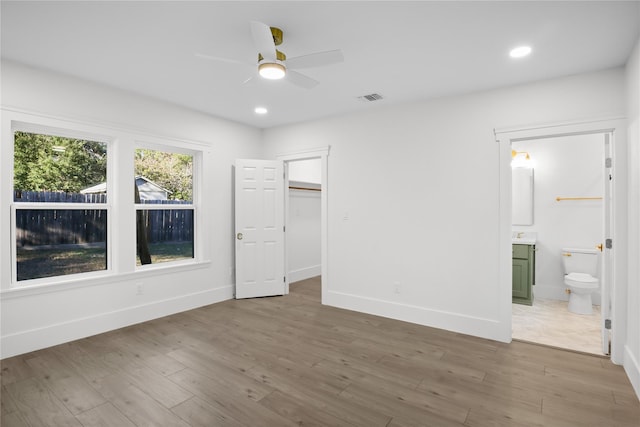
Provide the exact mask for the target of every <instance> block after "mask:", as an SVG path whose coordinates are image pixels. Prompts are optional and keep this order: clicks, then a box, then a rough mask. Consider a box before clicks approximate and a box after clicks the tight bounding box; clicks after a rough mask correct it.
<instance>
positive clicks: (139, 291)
mask: <svg viewBox="0 0 640 427" xmlns="http://www.w3.org/2000/svg"><path fill="white" fill-rule="evenodd" d="M142 294H144V287H143V286H142V283H136V295H142Z"/></svg>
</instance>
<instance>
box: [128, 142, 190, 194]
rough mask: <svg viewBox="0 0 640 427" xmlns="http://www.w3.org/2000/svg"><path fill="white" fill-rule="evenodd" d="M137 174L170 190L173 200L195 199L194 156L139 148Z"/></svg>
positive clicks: (137, 152)
mask: <svg viewBox="0 0 640 427" xmlns="http://www.w3.org/2000/svg"><path fill="white" fill-rule="evenodd" d="M134 163H135V174H136V176H144V177H145V178H148V179H150V180H151V181H153V182H155V183H156V184H158V185H159V186H161V187H163V188H165V189H166V190H169V192H170V194H169V199H171V200H187V201H191V200H193V156H190V155H188V154H178V153H167V152H164V151H158V150H149V149H137V150H136V153H135V161H134Z"/></svg>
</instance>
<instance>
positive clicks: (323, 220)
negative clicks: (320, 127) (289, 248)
mask: <svg viewBox="0 0 640 427" xmlns="http://www.w3.org/2000/svg"><path fill="white" fill-rule="evenodd" d="M330 149H331V146H329V145H327V146H326V147H319V148H312V149H307V150H301V151H297V152H292V153H286V154H278V155H276V159H277V160H281V161H284V162H285V163H286V162H288V161H294V160H307V159H316V158H319V159H320V168H321V172H320V181H321V184H320V186H321V189H322V191H321V192H320V266H321V267H320V269H321V272H320V276H321V279H320V283H321V288H322V296H321V302H322V304H327V302H326V301H327V297H328V292H329V227H328V225H329V222H328V220H329V176H328V174H329V161H328V157H329V151H330ZM285 170H286V169H285ZM287 179H288V177H287ZM286 187H287V188H285V199H287V200H288V191H289V189H288V186H286ZM286 215H287V214H286V213H285V219H286ZM285 225H286V226H287V227H288V226H289V224H288V221H287V224H285ZM285 242H286V239H285ZM286 255H287V253H286V243H285V260H286V259H287V256H286ZM290 281H291V280H290V277H287V279H286V292H287V293H288V292H289V283H290Z"/></svg>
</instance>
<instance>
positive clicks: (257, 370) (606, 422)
mask: <svg viewBox="0 0 640 427" xmlns="http://www.w3.org/2000/svg"><path fill="white" fill-rule="evenodd" d="M319 299H320V289H319V280H318V279H310V280H307V281H303V282H298V283H297V284H293V285H292V286H291V294H290V295H288V296H285V297H274V298H259V299H253V300H242V301H235V300H232V301H225V302H222V303H219V304H214V305H211V306H207V307H203V308H200V309H197V310H192V311H189V312H185V313H180V314H177V315H174V316H170V317H165V318H162V319H158V320H154V321H151V322H146V323H144V324H139V325H135V326H131V327H128V328H125V329H120V330H117V331H113V332H109V333H106V334H102V335H98V336H94V337H90V338H86V339H82V340H79V341H74V342H71V343H68V344H63V345H59V346H56V347H52V348H49V349H45V350H41V351H36V352H33V353H29V354H26V355H22V356H18V357H13V358H10V359H5V360H3V361H2V364H1V365H2V396H1V399H2V423H1V424H2V426H3V427H10V426H65V427H68V426H114V427H127V426H208V427H211V426H233V427H241V426H251V427H259V426H277V427H286V426H296V425H297V426H300V425H302V426H366V427H375V426H389V427H409V426H412V427H414V426H435V427H447V426H545V427H549V426H567V427H576V426H598V427H605V426H629V427H638V426H639V425H640V404H639V402H638V399H637V397H636V395H635V394H634V392H633V390H632V388H631V385H630V383H629V381H628V379H627V378H626V376H625V374H624V372H623V370H622V368H621V367H619V366H615V365H613V364H611V362H610V361H609V360H608V359H604V358H599V357H595V356H589V355H585V354H577V353H571V352H567V351H562V350H555V349H550V348H545V347H542V346H536V345H532V344H527V343H518V342H514V343H512V344H502V343H497V342H493V341H487V340H483V339H479V338H473V337H469V336H464V335H460V334H455V333H451V332H446V331H442V330H437V329H431V328H427V327H422V326H417V325H413V324H409V323H404V322H400V321H395V320H390V319H385V318H380V317H376V316H370V315H366V314H361V313H356V312H351V311H346V310H340V309H336V308H331V307H325V306H321V305H320V304H319Z"/></svg>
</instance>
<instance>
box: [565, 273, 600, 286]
mask: <svg viewBox="0 0 640 427" xmlns="http://www.w3.org/2000/svg"><path fill="white" fill-rule="evenodd" d="M564 282H565V283H566V284H568V285H571V286H575V287H576V288H582V289H596V288H598V286H599V282H598V279H597V278H595V277H593V276H592V275H590V274H587V273H569V274H567V275H566V276H565V279H564Z"/></svg>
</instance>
